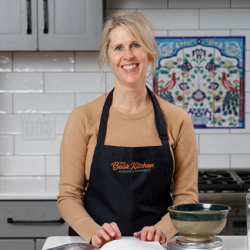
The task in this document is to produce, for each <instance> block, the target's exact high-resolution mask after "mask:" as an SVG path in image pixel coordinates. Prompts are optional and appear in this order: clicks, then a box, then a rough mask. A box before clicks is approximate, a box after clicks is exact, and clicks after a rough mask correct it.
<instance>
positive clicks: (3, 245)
mask: <svg viewBox="0 0 250 250" xmlns="http://www.w3.org/2000/svg"><path fill="white" fill-rule="evenodd" d="M0 249H1V250H4V249H11V250H35V242H34V240H20V239H11V240H0Z"/></svg>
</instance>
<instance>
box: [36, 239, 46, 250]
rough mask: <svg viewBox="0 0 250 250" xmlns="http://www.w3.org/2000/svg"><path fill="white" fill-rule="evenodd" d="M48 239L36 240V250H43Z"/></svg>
mask: <svg viewBox="0 0 250 250" xmlns="http://www.w3.org/2000/svg"><path fill="white" fill-rule="evenodd" d="M45 241H46V239H39V240H38V239H36V250H42V249H43V246H44V243H45Z"/></svg>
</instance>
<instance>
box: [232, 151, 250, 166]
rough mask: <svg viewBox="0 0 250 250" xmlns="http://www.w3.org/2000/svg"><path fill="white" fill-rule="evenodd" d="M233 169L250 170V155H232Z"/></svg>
mask: <svg viewBox="0 0 250 250" xmlns="http://www.w3.org/2000/svg"><path fill="white" fill-rule="evenodd" d="M231 168H248V169H250V155H249V154H248V155H243V154H239V155H234V154H233V155H231Z"/></svg>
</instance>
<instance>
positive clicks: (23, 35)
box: [0, 0, 37, 51]
mask: <svg viewBox="0 0 250 250" xmlns="http://www.w3.org/2000/svg"><path fill="white" fill-rule="evenodd" d="M36 13H37V2H36V0H11V1H10V0H0V50H2V51H3V50H37V14H36Z"/></svg>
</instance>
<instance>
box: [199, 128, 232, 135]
mask: <svg viewBox="0 0 250 250" xmlns="http://www.w3.org/2000/svg"><path fill="white" fill-rule="evenodd" d="M195 133H196V134H228V133H229V129H225V128H223V129H216V128H215V129H214V128H212V129H209V128H206V129H195Z"/></svg>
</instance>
